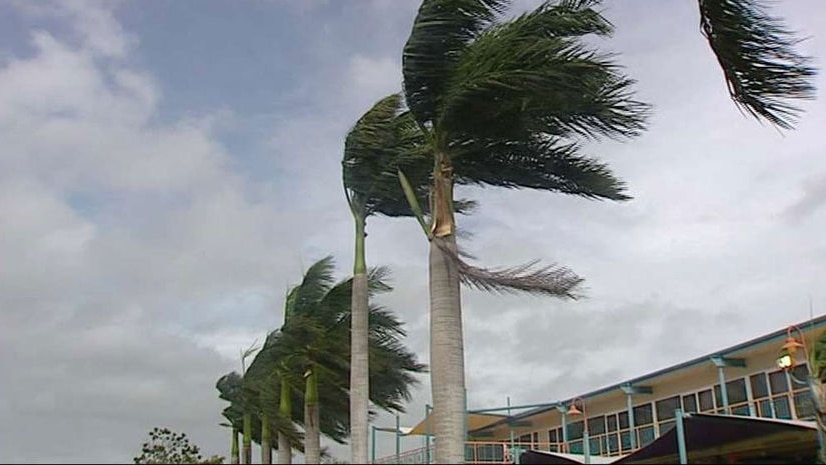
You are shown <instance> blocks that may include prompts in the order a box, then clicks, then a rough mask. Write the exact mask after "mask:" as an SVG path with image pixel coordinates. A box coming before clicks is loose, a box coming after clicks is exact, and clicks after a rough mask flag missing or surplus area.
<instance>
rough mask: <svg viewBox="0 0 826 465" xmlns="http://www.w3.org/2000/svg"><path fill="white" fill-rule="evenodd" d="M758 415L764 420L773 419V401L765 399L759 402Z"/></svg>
mask: <svg viewBox="0 0 826 465" xmlns="http://www.w3.org/2000/svg"><path fill="white" fill-rule="evenodd" d="M757 410H758V411H757V415H758V416H760V417H762V418H773V417H774V414H773V413H772V401H771V399H763V400H761V401H759V402H757Z"/></svg>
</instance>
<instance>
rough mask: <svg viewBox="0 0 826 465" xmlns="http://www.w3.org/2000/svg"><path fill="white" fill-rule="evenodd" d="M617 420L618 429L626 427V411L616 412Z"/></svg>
mask: <svg viewBox="0 0 826 465" xmlns="http://www.w3.org/2000/svg"><path fill="white" fill-rule="evenodd" d="M617 421H619V427H620V429H626V428H628V411H627V410H626V411H624V412H620V413H618V414H617Z"/></svg>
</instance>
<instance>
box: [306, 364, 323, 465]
mask: <svg viewBox="0 0 826 465" xmlns="http://www.w3.org/2000/svg"><path fill="white" fill-rule="evenodd" d="M309 371H310V373H309V374H308V375H307V386H306V388H305V389H306V390H305V392H304V463H321V431H320V428H319V420H320V415H319V408H318V407H319V406H318V375H317V374H316V372H315V369H314V367H310V370H309Z"/></svg>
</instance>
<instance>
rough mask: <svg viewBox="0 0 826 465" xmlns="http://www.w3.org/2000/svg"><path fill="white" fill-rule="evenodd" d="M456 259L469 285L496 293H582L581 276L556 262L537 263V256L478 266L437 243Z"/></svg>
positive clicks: (567, 296)
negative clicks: (499, 265) (500, 265)
mask: <svg viewBox="0 0 826 465" xmlns="http://www.w3.org/2000/svg"><path fill="white" fill-rule="evenodd" d="M438 246H439V248H440V249H441V250H442V252H443V253H445V254H446V255H447V256H448V257H449V258H451V259H452V260H453V261H454V262H455V263H456V266H457V268H458V271H459V280H460V281H461V282H462V283H463V284H464V285H466V286H468V287H474V288H477V289H479V290H483V291H487V292H497V293H516V292H524V293H527V294H540V295H548V296H552V297H559V298H563V299H572V300H576V299H578V298H580V297H581V295H580V294H579V286H580V284H582V282H583V281H584V279H582V278H581V277H579V276H578V275H577V274H576V273H574V272H573V271H571V270H570V269H568V268H566V267H564V266H559V265H555V264H552V265H544V266H538V267H536V265H537V264H538V263H539V260H532V261H530V262H527V263H525V264H522V265H517V266H513V267H507V268H495V269H490V268H481V267H477V266H473V265H470V264H469V263H467V262H465V261H464V260H463V259H462V258H461V257H460V256H459V255H458V254H457V253H455V252H453V251H451V250H450V249H449V248H447V247H445V246H443V245H441V244H438Z"/></svg>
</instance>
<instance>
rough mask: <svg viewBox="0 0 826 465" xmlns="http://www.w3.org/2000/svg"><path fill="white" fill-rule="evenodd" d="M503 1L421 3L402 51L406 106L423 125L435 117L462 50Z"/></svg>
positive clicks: (500, 8)
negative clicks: (449, 77)
mask: <svg viewBox="0 0 826 465" xmlns="http://www.w3.org/2000/svg"><path fill="white" fill-rule="evenodd" d="M509 3H510V2H509V1H506V0H424V1H423V2H422V5H421V7H419V11H418V14H417V15H416V19H415V20H414V22H413V29H412V31H411V33H410V37H409V38H408V39H407V43H406V44H405V46H404V50H403V52H402V73H403V75H404V94H405V99H406V101H407V105H408V106H409V107H410V110H411V111H412V112H413V114H414V115H415V116H416V119H417V120H418V121H419V122H421V123H423V124H425V123H427V122H432V121H433V120H434V119H435V118H436V114H437V108H438V106H439V103H438V102H439V99H440V96H441V95H442V94H443V92H444V89H445V84H446V82H447V79H448V76H449V74H450V71H451V68H452V67H453V66H454V65H455V63H456V61H457V60H458V58H459V56H460V55H461V51H462V49H463V48H464V47H465V45H466V44H467V43H468V42H470V41H472V40H473V39H474V38H475V37H476V36H477V35H478V34H479V33H480V32H481V31H482V30H484V28H485V27H487V26H488V25H490V24H491V23H492V22H493V21H494V20H495V19H496V16H497V15H498V14H499V13H502V12H503V11H504V10H505V8H506V7H507V5H508V4H509Z"/></svg>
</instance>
